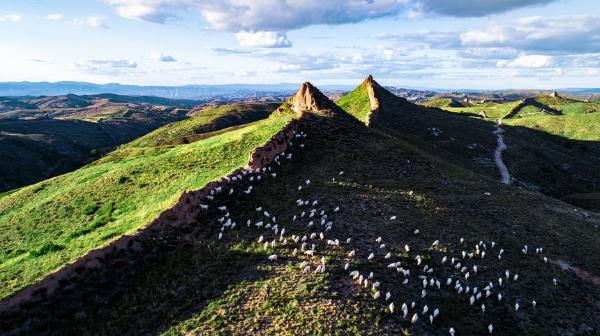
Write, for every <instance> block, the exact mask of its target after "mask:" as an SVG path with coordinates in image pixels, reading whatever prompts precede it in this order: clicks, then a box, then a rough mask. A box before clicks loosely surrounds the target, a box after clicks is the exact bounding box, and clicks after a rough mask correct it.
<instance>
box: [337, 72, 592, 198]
mask: <svg viewBox="0 0 600 336" xmlns="http://www.w3.org/2000/svg"><path fill="white" fill-rule="evenodd" d="M369 86H370V87H371V88H372V89H371V90H373V91H374V93H375V94H374V97H372V98H371V100H377V103H376V105H377V106H378V108H377V110H376V111H374V112H372V113H371V117H370V123H369V126H370V127H372V128H374V129H377V130H380V131H382V132H384V133H386V134H390V135H393V136H394V137H397V138H399V139H402V140H405V141H407V142H409V143H411V144H413V145H415V146H417V147H418V148H420V149H422V150H424V151H427V152H429V153H431V154H433V155H436V156H440V157H443V158H445V159H446V160H448V161H450V162H453V163H454V164H457V165H461V166H462V167H464V168H468V169H471V170H474V171H477V172H479V173H482V174H485V175H487V176H490V177H493V178H496V177H497V176H498V170H497V168H496V166H495V164H494V162H493V155H492V154H493V152H494V150H495V148H496V136H495V135H493V134H492V132H493V131H494V126H495V120H492V119H493V118H491V116H490V115H488V117H487V118H482V117H480V116H477V117H473V118H468V117H467V116H469V115H465V114H466V113H470V114H473V113H475V112H476V111H478V110H476V109H475V108H474V107H469V108H465V109H464V110H463V111H462V113H453V112H449V111H446V110H442V109H437V108H427V107H425V106H421V105H416V104H413V103H411V102H409V101H407V100H405V99H403V98H400V97H397V96H395V95H393V94H392V93H391V92H389V91H387V90H386V89H385V88H383V87H382V86H380V85H379V84H377V83H376V82H375V81H373V80H372V78H370V77H369V78H367V80H366V81H365V82H364V83H363V84H361V85H360V86H358V87H357V88H356V89H355V90H354V91H352V92H351V93H350V94H349V95H352V96H354V97H360V99H362V100H360V99H355V103H354V106H358V107H360V108H361V109H362V110H363V112H362V113H361V114H360V115H359V114H356V113H355V112H354V111H355V110H356V108H355V109H354V110H352V109H349V110H348V111H349V112H350V113H351V114H353V115H355V116H356V117H357V118H358V119H359V120H362V119H361V118H362V115H364V114H365V112H364V111H365V110H370V109H371V104H372V103H371V102H370V100H369V95H368V94H367V87H369ZM339 101H343V98H341V99H340V100H339ZM515 104H520V103H519V102H515V103H510V104H508V106H501V105H499V104H497V105H493V107H494V108H496V110H495V112H494V113H498V114H499V112H502V113H508V112H506V111H508V110H509V107H511V106H512V108H513V109H514V106H513V105H515ZM502 105H504V104H502ZM478 108H480V109H481V110H479V111H478V113H479V112H485V113H486V114H492V113H490V112H489V111H490V110H485V109H483V108H482V107H481V106H480V107H478ZM468 111H470V112H468ZM571 115H572V114H570V115H562V114H561V115H548V114H543V117H542V116H538V117H537V118H549V119H540V120H544V121H545V120H564V119H559V118H564V117H569V116H571ZM592 115H593V114H586V116H592ZM530 118H533V117H530ZM550 118H555V119H550ZM588 118H589V120H594V116H592V117H588ZM505 120H506V121H505V124H506V125H507V126H505V127H504V128H505V132H506V138H507V140H506V141H507V142H508V145H509V148H510V149H509V150H508V151H506V153H505V163H506V164H507V165H508V167H509V170H510V171H511V173H512V174H513V177H514V178H515V179H516V182H517V183H518V184H520V185H522V186H524V187H526V188H529V189H532V190H536V191H541V192H543V193H545V194H547V195H551V196H553V197H559V198H560V197H563V196H566V195H569V194H573V193H586V192H594V191H596V190H598V189H600V177H599V176H598V175H597V174H596V173H595V170H596V167H597V166H598V165H599V164H600V161H599V159H598V158H599V157H600V156H598V153H600V146H598V145H597V144H596V143H594V142H593V141H585V142H581V141H578V140H580V139H577V138H575V136H573V137H574V138H572V139H569V138H564V137H563V136H562V134H560V133H561V132H562V133H563V134H564V133H565V129H564V128H563V129H562V130H561V128H560V127H561V126H563V125H564V124H559V125H557V126H556V127H555V129H554V131H553V132H552V131H548V129H549V127H547V126H546V125H544V126H543V127H540V129H539V130H536V129H534V128H533V127H529V125H528V127H519V125H518V124H517V121H520V120H534V119H529V118H525V117H523V118H513V119H505ZM574 120H577V119H576V118H574ZM513 124H514V125H515V126H514V127H510V126H508V125H513ZM573 126H576V125H573ZM570 129H572V130H573V131H575V132H580V133H581V134H586V135H585V137H589V136H590V134H600V130H596V126H595V124H590V125H588V126H587V127H581V128H579V129H578V128H576V127H571V128H570ZM582 137H584V136H580V138H582ZM595 139H596V138H589V139H584V140H595Z"/></svg>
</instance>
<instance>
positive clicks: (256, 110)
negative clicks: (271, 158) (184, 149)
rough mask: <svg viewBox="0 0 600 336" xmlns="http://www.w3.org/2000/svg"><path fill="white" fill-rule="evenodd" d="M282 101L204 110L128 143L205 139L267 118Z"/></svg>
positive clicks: (163, 143) (145, 143)
mask: <svg viewBox="0 0 600 336" xmlns="http://www.w3.org/2000/svg"><path fill="white" fill-rule="evenodd" d="M277 106H279V104H275V103H246V104H228V105H222V106H218V107H213V108H208V109H204V110H202V111H199V112H197V113H195V115H194V116H193V117H192V118H189V119H187V120H184V121H182V122H178V123H174V124H170V125H166V126H164V127H161V128H160V129H157V130H156V131H154V132H152V133H149V134H147V135H145V136H143V137H141V138H139V139H136V140H135V141H132V142H131V143H130V144H129V145H130V146H134V147H148V146H164V145H179V144H183V143H190V142H194V141H197V140H201V139H205V138H207V137H209V136H212V135H214V134H215V132H219V131H223V130H225V131H227V128H229V127H235V126H240V125H244V124H247V123H249V122H254V121H257V120H260V119H264V118H266V117H268V116H269V115H270V114H271V112H273V111H274V110H275V109H276V108H277Z"/></svg>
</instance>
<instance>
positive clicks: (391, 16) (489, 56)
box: [0, 0, 600, 89]
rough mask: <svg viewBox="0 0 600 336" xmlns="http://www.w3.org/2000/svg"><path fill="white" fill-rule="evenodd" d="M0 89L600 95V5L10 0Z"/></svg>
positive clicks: (525, 0)
mask: <svg viewBox="0 0 600 336" xmlns="http://www.w3.org/2000/svg"><path fill="white" fill-rule="evenodd" d="M0 36H2V44H1V46H0V81H21V80H28V81H61V80H77V81H89V82H96V83H109V82H119V83H125V84H142V85H182V84H225V83H281V82H301V81H303V80H310V81H313V82H314V83H316V84H317V85H318V84H356V83H357V82H358V81H360V80H361V79H362V78H364V77H365V76H366V75H367V74H369V73H372V74H373V75H374V76H375V77H376V79H378V80H379V81H380V82H381V83H383V84H385V85H396V86H404V87H423V88H474V89H503V88H544V89H547V88H564V87H600V2H598V1H596V0H479V1H473V0H452V1H449V0H448V1H447V0H302V1H292V0H287V1H284V0H79V1H66V0H52V1H50V0H47V1H40V0H3V1H2V2H1V3H0Z"/></svg>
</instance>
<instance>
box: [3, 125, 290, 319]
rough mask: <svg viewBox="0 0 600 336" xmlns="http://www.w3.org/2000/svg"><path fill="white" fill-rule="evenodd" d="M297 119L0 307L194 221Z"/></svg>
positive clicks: (265, 160)
mask: <svg viewBox="0 0 600 336" xmlns="http://www.w3.org/2000/svg"><path fill="white" fill-rule="evenodd" d="M297 122H298V121H297V120H291V121H290V122H288V123H287V124H286V125H285V126H284V127H283V128H282V129H281V130H280V131H279V132H277V133H276V134H274V135H273V136H272V137H271V139H269V141H267V142H266V143H265V144H264V145H262V146H260V147H258V148H256V149H255V150H254V151H252V153H251V154H250V157H249V160H248V164H247V165H246V167H243V168H240V169H237V170H235V171H233V172H232V173H230V174H228V175H227V176H225V177H222V178H220V179H219V180H217V181H213V182H209V183H208V184H207V185H206V186H205V187H203V188H202V189H199V190H195V191H189V192H185V193H183V194H182V195H181V197H180V198H179V201H178V202H177V203H176V204H174V205H173V206H172V207H171V208H169V209H167V210H165V211H164V212H162V213H161V214H160V215H159V217H158V218H156V219H155V220H153V221H152V222H151V223H150V224H149V225H148V226H146V227H145V228H143V229H141V230H140V231H138V232H137V233H135V234H132V235H126V236H122V237H121V238H119V239H117V240H115V241H113V242H111V243H110V244H108V245H107V246H105V247H103V248H99V249H96V250H92V251H89V252H88V253H87V254H85V255H84V256H82V257H80V258H79V259H77V260H75V261H74V262H72V263H70V264H68V265H65V266H64V267H62V268H61V269H59V270H58V271H56V272H54V273H52V274H49V275H48V276H46V277H45V278H44V279H42V280H41V281H40V282H38V283H36V284H34V285H31V286H29V287H26V288H24V289H23V290H21V291H20V292H19V293H17V294H15V295H14V296H12V297H10V298H9V299H7V300H6V301H4V302H2V303H0V307H1V308H2V309H5V310H10V309H17V308H18V307H19V306H21V305H22V304H30V303H32V302H35V301H36V300H37V299H41V298H42V297H44V296H47V295H49V294H50V293H52V292H53V291H54V290H56V289H57V288H59V287H61V286H65V284H68V283H70V282H71V280H72V279H73V278H75V277H77V274H79V273H81V272H83V271H84V269H86V268H90V269H92V268H97V267H102V266H103V264H104V261H105V260H106V259H107V258H112V257H114V256H117V255H120V254H125V255H126V254H127V253H130V252H133V253H143V252H144V251H143V247H142V244H141V243H140V241H142V240H143V239H144V238H147V237H156V236H158V237H160V233H161V232H162V231H164V230H165V229H167V228H177V227H182V226H184V225H193V224H195V223H197V222H198V218H199V217H201V216H202V213H203V212H204V211H206V210H204V209H203V208H202V207H201V204H202V205H204V204H211V205H210V206H212V207H215V206H216V205H214V203H212V202H210V201H209V199H208V197H209V196H211V197H212V196H215V195H217V194H218V193H220V192H225V191H229V190H230V189H232V188H234V186H233V184H234V183H238V182H240V181H242V180H244V179H248V176H251V175H256V174H258V173H259V172H262V171H264V170H265V169H266V168H267V167H268V166H269V165H270V164H271V163H273V162H274V161H275V160H276V157H277V156H279V155H281V154H282V153H284V152H285V151H286V150H287V149H288V148H289V147H290V144H291V142H292V139H293V138H294V136H295V130H296V123H297ZM236 188H239V186H236Z"/></svg>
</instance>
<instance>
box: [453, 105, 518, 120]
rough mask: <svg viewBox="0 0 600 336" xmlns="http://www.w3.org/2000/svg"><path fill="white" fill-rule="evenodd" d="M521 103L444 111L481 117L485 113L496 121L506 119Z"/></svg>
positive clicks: (456, 108) (475, 106)
mask: <svg viewBox="0 0 600 336" xmlns="http://www.w3.org/2000/svg"><path fill="white" fill-rule="evenodd" d="M518 104H519V102H510V103H504V104H497V103H484V104H478V105H474V106H470V107H443V109H445V110H447V111H450V112H456V113H474V114H477V115H479V114H480V113H482V112H485V114H486V116H487V117H488V118H489V119H492V120H496V119H500V118H502V117H504V116H505V115H506V114H508V112H509V111H510V110H512V109H513V108H514V107H515V106H517V105H518Z"/></svg>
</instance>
